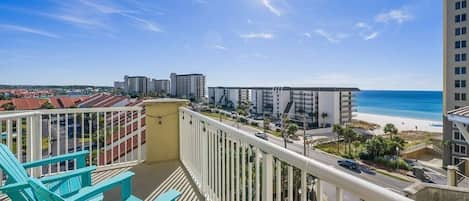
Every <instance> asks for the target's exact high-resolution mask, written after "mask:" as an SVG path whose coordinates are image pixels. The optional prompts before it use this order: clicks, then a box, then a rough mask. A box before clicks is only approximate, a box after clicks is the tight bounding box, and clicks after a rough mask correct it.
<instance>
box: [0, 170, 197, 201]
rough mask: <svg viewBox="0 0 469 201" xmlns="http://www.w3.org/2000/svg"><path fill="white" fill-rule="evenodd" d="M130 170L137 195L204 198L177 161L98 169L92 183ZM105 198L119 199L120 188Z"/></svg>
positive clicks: (147, 200) (2, 200)
mask: <svg viewBox="0 0 469 201" xmlns="http://www.w3.org/2000/svg"><path fill="white" fill-rule="evenodd" d="M128 170H129V171H132V172H134V173H135V176H134V177H133V178H132V191H133V194H134V195H136V196H137V197H139V198H141V199H143V200H145V201H152V200H154V199H155V198H156V197H157V196H158V195H160V194H161V193H164V192H166V191H168V190H169V189H176V190H178V191H179V192H181V193H182V196H181V198H180V199H179V200H181V201H185V200H204V198H203V197H202V196H201V195H200V193H199V191H198V189H197V186H195V184H194V183H193V182H192V179H191V178H190V175H189V173H188V172H187V171H186V169H185V168H184V166H183V165H182V164H181V163H180V162H179V161H169V162H162V163H153V164H138V165H135V166H132V167H116V168H113V169H108V170H101V171H100V170H98V171H97V172H95V173H93V176H92V177H93V184H95V183H98V182H100V181H103V180H106V179H107V178H109V177H112V176H115V175H118V174H119V173H122V172H125V171H128ZM104 197H105V200H109V201H111V200H112V201H114V200H119V199H120V189H114V190H111V191H109V192H107V193H105V196H104ZM8 200H10V199H8V198H7V197H5V195H2V194H0V201H8Z"/></svg>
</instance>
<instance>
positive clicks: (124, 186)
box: [67, 171, 134, 201]
mask: <svg viewBox="0 0 469 201" xmlns="http://www.w3.org/2000/svg"><path fill="white" fill-rule="evenodd" d="M132 176H134V173H133V172H129V171H128V172H124V173H122V174H119V175H117V176H114V177H112V178H109V179H107V180H105V181H103V182H100V183H98V184H95V185H94V186H90V187H87V188H83V189H82V190H81V191H79V192H78V193H77V194H75V195H74V196H72V197H69V198H67V200H71V201H72V200H73V201H85V200H88V199H90V198H92V197H94V196H96V195H99V194H101V193H104V192H106V191H108V190H111V189H113V188H115V187H117V186H121V192H122V196H127V197H129V196H131V195H130V193H129V192H128V191H129V190H130V189H131V188H132V186H131V185H132V184H131V178H132ZM125 199H126V197H123V198H122V200H125Z"/></svg>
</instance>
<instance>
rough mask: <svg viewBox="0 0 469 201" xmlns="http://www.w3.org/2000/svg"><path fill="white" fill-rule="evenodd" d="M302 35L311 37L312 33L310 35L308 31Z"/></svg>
mask: <svg viewBox="0 0 469 201" xmlns="http://www.w3.org/2000/svg"><path fill="white" fill-rule="evenodd" d="M303 36H305V37H307V38H311V37H312V35H311V34H310V33H308V32H306V33H303Z"/></svg>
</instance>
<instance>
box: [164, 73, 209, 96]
mask: <svg viewBox="0 0 469 201" xmlns="http://www.w3.org/2000/svg"><path fill="white" fill-rule="evenodd" d="M170 78H171V96H172V97H178V98H184V99H190V100H192V101H197V102H200V101H203V100H204V98H205V95H206V89H205V75H203V74H180V75H178V74H176V73H171V75H170Z"/></svg>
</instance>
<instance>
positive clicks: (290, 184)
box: [288, 165, 293, 200]
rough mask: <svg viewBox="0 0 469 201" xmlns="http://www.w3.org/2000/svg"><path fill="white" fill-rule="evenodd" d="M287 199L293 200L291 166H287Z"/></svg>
mask: <svg viewBox="0 0 469 201" xmlns="http://www.w3.org/2000/svg"><path fill="white" fill-rule="evenodd" d="M288 200H293V167H292V166H290V165H289V166H288Z"/></svg>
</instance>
